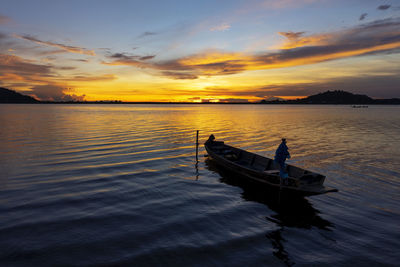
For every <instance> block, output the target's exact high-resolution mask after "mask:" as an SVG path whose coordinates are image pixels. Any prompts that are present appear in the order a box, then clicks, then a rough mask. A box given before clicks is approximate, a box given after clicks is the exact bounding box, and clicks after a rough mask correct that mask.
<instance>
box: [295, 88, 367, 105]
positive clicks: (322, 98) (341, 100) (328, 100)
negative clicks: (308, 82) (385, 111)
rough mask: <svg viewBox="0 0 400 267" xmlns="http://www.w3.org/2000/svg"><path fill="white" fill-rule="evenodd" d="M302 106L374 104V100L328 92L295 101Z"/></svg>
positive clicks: (341, 92) (346, 93)
mask: <svg viewBox="0 0 400 267" xmlns="http://www.w3.org/2000/svg"><path fill="white" fill-rule="evenodd" d="M295 101H296V102H298V103H302V104H373V103H374V99H372V98H370V97H369V96H366V95H357V94H352V93H349V92H345V91H327V92H324V93H319V94H316V95H311V96H309V97H306V98H303V99H297V100H295Z"/></svg>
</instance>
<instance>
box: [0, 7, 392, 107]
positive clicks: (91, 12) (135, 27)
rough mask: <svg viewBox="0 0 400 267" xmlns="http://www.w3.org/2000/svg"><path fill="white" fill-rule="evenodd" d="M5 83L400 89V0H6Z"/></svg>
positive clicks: (76, 95)
mask: <svg viewBox="0 0 400 267" xmlns="http://www.w3.org/2000/svg"><path fill="white" fill-rule="evenodd" d="M0 86H1V87H6V88H9V89H13V90H16V91H18V92H21V93H24V94H29V95H32V96H34V97H36V98H38V99H41V100H56V101H63V100H72V99H74V100H83V99H84V100H88V101H92V100H122V101H259V100H261V99H266V98H269V97H272V96H278V97H283V98H297V97H302V96H307V95H311V94H314V93H318V92H323V91H327V90H345V91H349V92H353V93H361V94H367V95H369V96H371V97H374V98H392V97H400V1H399V0H392V1H384V0H374V1H370V0H321V1H314V0H281V1H273V0H264V1H262V0H260V1H255V0H249V1H236V0H229V1H228V0H226V1H225V0H218V1H216V0H214V1H208V0H202V1H191V0H186V1H184V0H182V1H177V0H175V1H170V0H165V1H161V0H159V1H154V0H147V1H117V0H113V1H102V0H96V1H94V0H93V1H89V0H85V1H83V0H81V1H73V0H68V1H54V0H49V1H42V0H38V1H32V0H27V1H21V0H11V1H9V0H1V8H0Z"/></svg>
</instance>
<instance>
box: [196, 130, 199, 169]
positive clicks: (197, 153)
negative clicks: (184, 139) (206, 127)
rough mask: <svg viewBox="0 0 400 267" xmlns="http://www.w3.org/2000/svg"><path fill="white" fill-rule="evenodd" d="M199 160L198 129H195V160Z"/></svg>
mask: <svg viewBox="0 0 400 267" xmlns="http://www.w3.org/2000/svg"><path fill="white" fill-rule="evenodd" d="M197 161H199V130H197V131H196V162H197Z"/></svg>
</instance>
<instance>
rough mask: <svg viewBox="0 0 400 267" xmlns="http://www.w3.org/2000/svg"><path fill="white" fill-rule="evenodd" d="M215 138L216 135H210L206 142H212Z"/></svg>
mask: <svg viewBox="0 0 400 267" xmlns="http://www.w3.org/2000/svg"><path fill="white" fill-rule="evenodd" d="M214 140H215V136H214V135H213V134H212V135H210V136H209V137H208V140H207V141H206V144H212V143H213V142H214Z"/></svg>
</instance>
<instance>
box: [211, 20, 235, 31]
mask: <svg viewBox="0 0 400 267" xmlns="http://www.w3.org/2000/svg"><path fill="white" fill-rule="evenodd" d="M230 28H231V25H230V24H228V23H226V22H224V23H222V24H220V25H217V26H214V27H212V28H210V31H212V32H223V31H227V30H229V29H230Z"/></svg>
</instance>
